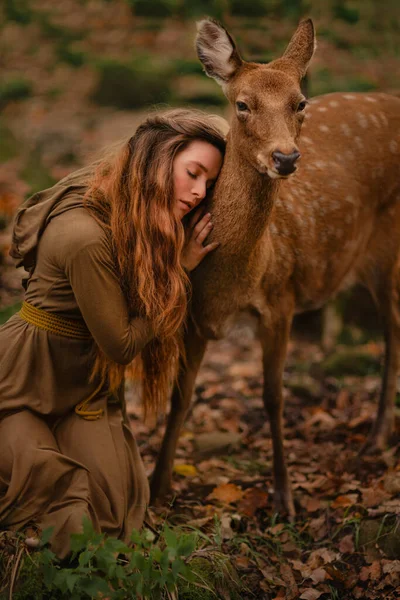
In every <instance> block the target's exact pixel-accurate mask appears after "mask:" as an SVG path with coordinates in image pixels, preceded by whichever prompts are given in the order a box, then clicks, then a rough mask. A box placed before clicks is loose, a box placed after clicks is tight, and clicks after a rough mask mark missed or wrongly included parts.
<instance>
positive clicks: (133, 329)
mask: <svg viewBox="0 0 400 600" xmlns="http://www.w3.org/2000/svg"><path fill="white" fill-rule="evenodd" d="M65 272H66V275H67V277H68V278H69V280H70V283H71V287H72V290H73V293H74V295H75V298H76V301H77V303H78V306H79V309H80V311H81V313H82V316H83V318H84V320H85V322H86V325H87V327H88V328H89V330H90V332H91V334H92V335H93V338H94V339H95V341H96V342H97V344H98V345H99V346H100V348H101V349H102V350H103V352H104V353H105V354H106V355H107V356H108V357H109V358H110V359H112V360H114V361H115V362H117V363H120V364H128V363H129V362H131V360H133V358H134V357H135V356H136V355H137V354H138V353H139V352H140V351H141V350H142V349H143V348H144V346H145V345H146V344H147V343H148V342H149V341H150V340H151V339H152V337H153V335H154V334H153V331H152V328H151V325H150V323H149V321H147V320H146V319H143V318H134V319H131V320H130V319H129V315H128V307H127V304H126V301H125V298H124V295H123V292H122V289H121V287H120V285H119V281H118V278H117V275H116V272H115V267H114V264H113V261H112V258H111V249H110V246H109V243H108V241H107V239H106V238H105V236H101V237H100V236H96V237H95V238H94V239H93V238H92V237H90V238H89V239H88V241H86V242H83V243H82V241H81V240H80V243H79V245H78V248H77V249H75V251H73V252H71V253H70V254H69V256H68V257H66V263H65Z"/></svg>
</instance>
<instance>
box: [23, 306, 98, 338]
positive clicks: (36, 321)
mask: <svg viewBox="0 0 400 600" xmlns="http://www.w3.org/2000/svg"><path fill="white" fill-rule="evenodd" d="M19 316H20V317H21V318H22V319H23V320H24V321H26V322H27V323H31V325H35V326H36V327H39V328H40V329H45V330H46V331H50V332H51V333H55V334H56V335H62V336H63V337H67V338H72V339H74V340H90V338H91V337H92V336H91V335H90V332H89V329H88V328H87V327H86V325H85V324H84V323H81V322H80V321H76V320H74V319H67V318H66V317H60V315H57V314H55V313H50V312H48V311H47V310H43V309H42V308H37V307H36V306H32V304H29V303H28V302H23V303H22V308H21V310H20V311H19Z"/></svg>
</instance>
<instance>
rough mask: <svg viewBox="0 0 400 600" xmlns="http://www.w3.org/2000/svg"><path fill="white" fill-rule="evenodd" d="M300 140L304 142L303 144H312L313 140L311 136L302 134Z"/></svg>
mask: <svg viewBox="0 0 400 600" xmlns="http://www.w3.org/2000/svg"><path fill="white" fill-rule="evenodd" d="M300 139H301V141H302V142H304V143H305V144H313V143H314V142H313V141H312V139H311V138H309V137H307V136H306V135H302V136H301V138H300Z"/></svg>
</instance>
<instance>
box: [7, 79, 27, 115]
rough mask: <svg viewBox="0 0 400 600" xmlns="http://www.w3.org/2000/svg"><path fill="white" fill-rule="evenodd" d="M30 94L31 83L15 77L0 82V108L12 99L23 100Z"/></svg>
mask: <svg viewBox="0 0 400 600" xmlns="http://www.w3.org/2000/svg"><path fill="white" fill-rule="evenodd" d="M31 95H32V83H31V82H30V81H28V80H27V79H24V78H22V77H16V78H13V79H9V80H8V81H7V80H6V81H3V82H2V83H0V108H1V107H2V106H5V105H6V104H7V103H8V102H12V101H14V100H24V99H25V98H29V96H31Z"/></svg>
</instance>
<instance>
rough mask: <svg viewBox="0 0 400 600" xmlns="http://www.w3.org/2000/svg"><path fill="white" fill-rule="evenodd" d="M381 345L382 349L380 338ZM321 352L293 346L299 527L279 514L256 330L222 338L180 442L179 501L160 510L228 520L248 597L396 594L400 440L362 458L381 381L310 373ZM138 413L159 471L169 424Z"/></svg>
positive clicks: (225, 530)
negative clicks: (152, 423)
mask: <svg viewBox="0 0 400 600" xmlns="http://www.w3.org/2000/svg"><path fill="white" fill-rule="evenodd" d="M379 349H380V348H379ZM372 350H373V352H374V355H376V353H377V347H376V344H375V345H373V348H372ZM363 351H365V348H364V349H363ZM319 352H320V351H319V350H316V348H315V347H313V346H310V345H307V344H302V345H301V346H300V347H299V346H297V345H294V344H292V345H291V351H290V354H289V358H288V363H287V370H286V374H285V379H286V380H287V379H290V377H291V375H292V374H293V377H297V378H296V385H293V386H292V387H291V388H290V386H288V387H287V388H286V391H285V395H286V409H285V426H286V427H285V430H286V437H285V452H286V456H287V458H288V463H289V467H290V471H291V480H292V487H293V491H294V496H295V501H296V504H297V514H298V516H297V520H296V523H294V524H289V523H287V522H286V521H285V520H283V519H281V518H280V517H278V516H277V515H275V509H274V504H273V481H272V443H271V439H270V433H269V425H268V423H267V418H266V416H265V413H264V408H263V403H262V400H261V395H262V377H261V356H260V348H259V345H258V343H257V342H256V341H254V340H252V339H251V336H248V338H246V337H245V336H244V339H242V338H241V339H240V340H239V342H238V340H235V342H234V343H233V342H232V341H230V340H223V341H221V342H218V343H213V344H210V346H209V349H208V351H207V355H206V359H205V361H204V363H203V366H202V368H201V372H200V374H199V377H198V380H197V388H196V398H195V402H194V404H193V405H192V407H191V413H190V416H189V419H188V421H187V423H186V425H185V429H184V431H183V433H182V436H181V438H180V442H179V446H178V450H177V456H176V461H175V467H174V483H173V485H174V490H173V496H172V498H174V500H173V506H172V507H171V506H170V507H169V508H168V510H167V512H166V511H165V509H159V515H160V518H162V519H164V518H165V517H166V516H167V518H168V519H169V520H172V521H176V522H186V523H187V524H190V525H191V526H193V527H198V528H200V529H201V530H202V531H204V532H205V533H206V534H207V535H209V534H210V532H211V531H214V529H215V526H216V525H215V523H216V520H215V517H217V523H218V524H219V525H218V527H219V528H220V529H219V535H220V539H221V540H222V544H223V548H224V549H225V552H226V553H228V554H229V555H230V556H231V558H232V561H233V563H234V565H235V566H236V568H237V569H238V572H239V575H240V577H241V580H242V581H243V582H244V583H246V584H247V587H248V589H249V593H248V596H246V595H244V596H243V598H249V599H250V598H254V597H256V598H260V599H265V600H272V599H276V600H278V599H285V600H294V599H295V598H300V599H304V600H318V599H321V600H328V599H332V600H335V599H336V598H337V599H339V598H340V600H342V599H343V600H347V599H353V598H354V599H358V598H363V599H364V598H365V599H367V600H377V599H379V600H380V599H381V598H385V599H387V600H394V599H397V598H398V595H397V591H396V589H397V588H398V587H399V586H400V568H399V565H400V562H399V559H400V465H399V461H398V456H399V447H398V446H396V445H395V444H394V445H392V447H391V448H389V449H388V450H387V451H386V452H384V453H382V454H381V455H380V456H377V455H370V456H369V455H366V456H363V457H358V452H359V450H360V448H361V445H362V444H363V443H364V442H365V440H366V438H367V435H368V430H369V427H370V425H371V423H372V420H373V418H374V415H375V410H376V402H377V390H378V389H379V377H378V376H376V375H374V376H371V375H367V376H365V377H358V378H356V377H354V376H351V377H344V378H342V379H341V380H340V381H339V380H338V379H335V378H334V377H332V376H330V377H329V378H323V377H320V379H319V380H318V381H317V380H316V379H313V378H312V377H311V376H309V377H304V376H303V375H301V377H298V376H297V375H296V373H297V372H299V373H300V374H302V373H304V371H305V365H308V367H307V368H309V369H310V370H312V368H311V367H312V364H313V363H314V360H315V357H316V356H317V355H318V353H319ZM302 386H303V387H304V386H306V387H307V386H309V387H310V392H309V393H308V392H307V390H304V389H303V387H302ZM289 388H290V391H288V390H289ZM311 388H312V389H311ZM317 388H318V389H320V390H321V393H320V396H319V397H317V396H316V394H315V390H316V389H317ZM130 411H131V413H132V414H133V416H136V417H138V420H137V421H136V422H135V423H134V428H135V430H136V431H139V436H138V437H139V442H140V443H141V451H142V453H143V455H144V460H145V463H146V467H147V470H148V472H149V474H150V473H151V470H152V468H153V465H154V460H155V457H156V455H157V448H158V447H159V445H160V441H161V435H162V428H158V429H153V430H151V431H149V430H148V429H147V428H146V427H144V426H143V425H142V424H141V422H140V409H139V408H138V407H137V406H136V405H135V406H134V405H130ZM136 423H137V425H138V427H137V429H136Z"/></svg>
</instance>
